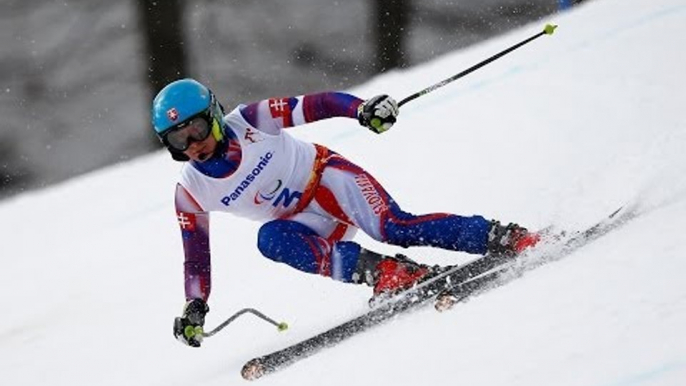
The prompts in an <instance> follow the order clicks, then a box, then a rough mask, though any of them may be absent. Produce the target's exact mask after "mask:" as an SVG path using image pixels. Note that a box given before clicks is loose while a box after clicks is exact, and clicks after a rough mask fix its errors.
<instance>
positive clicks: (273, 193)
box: [253, 180, 303, 208]
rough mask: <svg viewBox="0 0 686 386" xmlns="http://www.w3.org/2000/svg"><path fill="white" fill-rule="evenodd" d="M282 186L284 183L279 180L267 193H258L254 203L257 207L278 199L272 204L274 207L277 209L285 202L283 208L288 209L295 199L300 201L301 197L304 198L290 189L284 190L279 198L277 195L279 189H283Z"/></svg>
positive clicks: (300, 193)
mask: <svg viewBox="0 0 686 386" xmlns="http://www.w3.org/2000/svg"><path fill="white" fill-rule="evenodd" d="M282 186H283V181H281V180H277V181H276V182H275V183H274V184H273V185H272V187H269V188H268V189H265V191H266V193H264V192H262V191H258V192H257V193H255V197H254V198H253V202H254V203H255V205H262V204H263V203H265V202H268V201H272V200H274V198H275V197H276V200H274V202H273V203H272V206H273V207H275V208H276V207H277V206H279V204H280V203H281V201H283V206H284V207H285V208H288V207H289V206H291V203H292V202H293V201H294V200H295V199H298V200H299V199H300V197H302V195H303V194H302V192H298V191H295V190H294V191H293V192H291V190H290V189H288V188H283V190H281V193H280V194H279V195H278V197H277V193H278V192H279V189H281V187H282Z"/></svg>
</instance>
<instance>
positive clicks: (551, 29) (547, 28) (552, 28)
mask: <svg viewBox="0 0 686 386" xmlns="http://www.w3.org/2000/svg"><path fill="white" fill-rule="evenodd" d="M555 28H557V26H556V25H553V24H547V25H546V26H545V28H544V29H543V31H541V32H539V33H537V34H535V35H534V36H531V37H530V38H528V39H525V40H523V41H521V42H519V43H517V44H515V45H513V46H512V47H510V48H508V49H506V50H503V51H501V52H499V53H497V54H495V55H493V56H491V57H490V58H488V59H486V60H483V61H481V62H479V63H477V64H475V65H473V66H472V67H469V68H468V69H466V70H464V71H462V72H460V73H459V74H455V75H453V76H451V77H450V78H448V79H445V80H443V81H440V82H438V83H436V84H434V85H433V86H429V87H427V88H425V89H424V90H422V91H419V92H416V93H414V94H412V95H410V96H408V97H407V98H405V99H403V100H401V101H400V102H399V103H398V107H400V106H402V105H404V104H405V103H407V102H410V101H413V100H415V99H417V98H419V97H420V96H422V95H426V94H428V93H430V92H432V91H434V90H436V89H437V88H441V87H443V86H445V85H446V84H448V83H451V82H452V81H455V80H457V79H460V78H462V77H463V76H465V75H467V74H470V73H472V72H474V71H476V70H478V69H479V68H481V67H483V66H485V65H487V64H488V63H491V62H492V61H494V60H496V59H498V58H500V57H502V56H505V55H507V54H509V53H510V52H512V51H514V50H516V49H517V48H519V47H521V46H523V45H525V44H527V43H529V42H531V41H532V40H535V39H538V38H539V37H541V36H543V35H552V34H553V32H554V31H555Z"/></svg>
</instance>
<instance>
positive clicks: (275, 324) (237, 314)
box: [202, 308, 288, 338]
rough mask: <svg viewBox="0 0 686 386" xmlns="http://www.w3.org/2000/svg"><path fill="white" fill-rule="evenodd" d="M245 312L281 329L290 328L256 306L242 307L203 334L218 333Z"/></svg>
mask: <svg viewBox="0 0 686 386" xmlns="http://www.w3.org/2000/svg"><path fill="white" fill-rule="evenodd" d="M245 313H251V314H253V315H255V316H257V317H258V318H260V319H262V320H264V321H265V322H268V323H271V324H273V325H274V326H276V328H277V329H278V330H279V331H285V330H287V329H288V324H286V323H285V322H281V323H279V322H276V321H274V320H273V319H272V318H270V317H268V316H267V315H265V314H263V313H261V312H260V311H257V310H256V309H254V308H244V309H242V310H240V311H238V312H236V313H235V314H233V315H232V316H231V317H230V318H228V319H226V320H225V321H224V322H223V323H222V324H220V325H218V326H217V327H215V328H214V330H212V331H210V332H203V333H202V336H203V337H205V338H209V337H211V336H212V335H214V334H216V333H218V332H219V331H221V330H223V329H224V327H226V326H228V325H229V324H231V323H232V322H233V321H234V320H236V319H238V317H239V316H241V315H243V314H245Z"/></svg>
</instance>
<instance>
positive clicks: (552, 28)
mask: <svg viewBox="0 0 686 386" xmlns="http://www.w3.org/2000/svg"><path fill="white" fill-rule="evenodd" d="M556 28H557V25H555V24H546V25H545V28H543V32H545V34H546V35H552V34H553V32H555V29H556Z"/></svg>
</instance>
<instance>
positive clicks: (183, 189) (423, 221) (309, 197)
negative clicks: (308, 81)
mask: <svg viewBox="0 0 686 386" xmlns="http://www.w3.org/2000/svg"><path fill="white" fill-rule="evenodd" d="M361 102H362V101H361V100H360V99H358V98H356V97H354V96H352V95H349V94H344V93H335V92H330V93H321V94H311V95H304V96H299V97H289V98H275V99H268V100H262V101H260V102H256V103H252V104H249V105H240V106H238V107H237V108H236V109H234V110H233V111H231V112H230V113H229V114H227V115H226V116H225V117H224V119H223V135H224V138H223V139H222V140H221V141H220V142H219V146H220V148H219V149H218V151H217V152H215V155H214V156H213V157H212V158H210V159H208V160H206V161H204V162H195V161H190V162H187V163H186V164H184V166H183V169H182V172H181V179H180V181H179V183H178V185H177V188H176V199H175V202H176V211H177V216H178V221H179V225H180V227H181V232H182V236H183V246H184V252H185V265H184V267H185V269H184V272H185V291H186V298H187V299H192V298H201V299H204V300H207V298H208V297H209V294H210V289H211V281H210V269H211V268H210V267H211V265H210V242H209V223H210V220H209V212H212V211H222V212H229V213H234V214H236V215H238V216H241V217H247V218H251V219H255V220H258V221H261V222H264V225H263V226H262V227H261V228H260V230H259V234H258V237H257V247H258V249H259V250H260V252H261V253H262V254H263V255H264V256H266V257H268V258H270V259H272V260H274V261H277V262H281V263H285V264H288V265H290V266H292V267H294V268H296V269H298V270H301V271H304V272H309V273H316V274H320V275H325V276H330V277H332V278H333V279H335V280H340V281H344V282H350V281H351V280H352V275H353V273H354V271H355V267H356V265H357V259H358V256H359V253H360V245H359V244H357V243H355V242H352V241H350V240H351V239H352V237H353V235H354V234H355V232H356V231H357V229H362V230H363V231H364V232H365V233H366V234H368V235H369V236H371V237H372V238H374V239H375V240H379V241H382V242H386V243H389V244H394V245H399V246H403V247H408V246H418V245H428V246H435V247H439V248H444V249H449V250H459V251H465V252H470V253H484V252H485V251H486V245H487V240H488V230H489V227H490V224H489V222H488V221H487V220H486V219H484V218H483V217H481V216H472V217H462V216H457V215H453V214H446V213H435V214H427V215H420V216H417V215H413V214H410V213H408V212H405V211H403V210H402V209H401V208H400V206H399V205H398V203H397V202H395V200H393V198H391V196H390V195H389V194H388V193H387V192H386V190H385V189H384V188H383V187H382V186H381V184H379V182H378V181H377V180H376V179H375V178H374V177H372V176H371V175H370V174H369V173H367V172H366V171H365V170H364V169H362V168H361V167H360V166H358V165H356V164H354V163H352V162H350V161H349V160H347V159H346V158H345V157H343V156H341V155H339V154H337V153H335V152H334V151H332V150H329V149H327V148H326V147H324V146H321V145H316V144H312V143H308V142H303V141H300V140H298V139H296V138H294V137H292V136H291V135H290V134H289V133H287V131H286V130H284V129H286V128H289V127H292V126H297V125H302V124H305V123H308V122H314V121H319V120H322V119H327V118H333V117H348V118H354V119H356V118H357V108H358V106H359V105H360V103H361Z"/></svg>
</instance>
